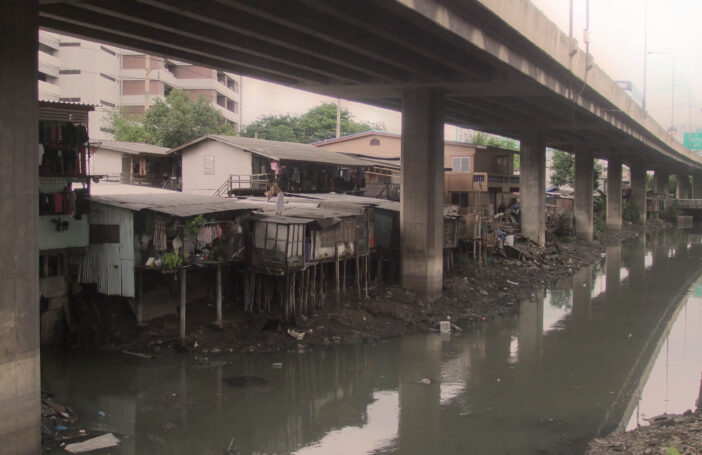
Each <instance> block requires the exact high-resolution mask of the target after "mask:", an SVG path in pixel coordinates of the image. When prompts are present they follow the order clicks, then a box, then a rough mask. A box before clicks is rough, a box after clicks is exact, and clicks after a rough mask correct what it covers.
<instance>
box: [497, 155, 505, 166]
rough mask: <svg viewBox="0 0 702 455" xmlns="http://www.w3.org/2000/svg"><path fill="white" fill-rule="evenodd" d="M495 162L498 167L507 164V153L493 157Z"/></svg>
mask: <svg viewBox="0 0 702 455" xmlns="http://www.w3.org/2000/svg"><path fill="white" fill-rule="evenodd" d="M495 164H497V165H498V166H500V167H505V166H507V155H500V156H496V157H495Z"/></svg>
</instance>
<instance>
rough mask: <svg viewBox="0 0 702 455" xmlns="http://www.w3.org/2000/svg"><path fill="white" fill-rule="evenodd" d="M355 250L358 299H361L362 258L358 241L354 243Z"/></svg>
mask: <svg viewBox="0 0 702 455" xmlns="http://www.w3.org/2000/svg"><path fill="white" fill-rule="evenodd" d="M354 250H356V251H355V253H356V271H355V275H356V299H357V300H359V301H360V300H361V260H360V257H359V255H358V242H356V244H355V245H354Z"/></svg>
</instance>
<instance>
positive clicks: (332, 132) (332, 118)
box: [241, 103, 384, 144]
mask: <svg viewBox="0 0 702 455" xmlns="http://www.w3.org/2000/svg"><path fill="white" fill-rule="evenodd" d="M336 109H337V106H336V104H334V103H324V104H321V105H319V106H317V107H315V108H313V109H310V110H309V111H307V112H306V113H304V114H302V115H300V116H292V115H288V114H284V115H267V116H264V117H260V118H259V119H258V120H256V121H255V122H253V123H250V124H249V125H247V126H246V128H244V130H242V132H241V135H242V136H246V137H258V138H259V139H268V140H271V141H286V142H301V143H305V144H309V143H312V142H318V141H323V140H326V139H332V138H334V137H336ZM340 116H341V120H340V127H341V128H340V129H341V135H342V136H347V135H349V134H357V133H363V132H365V131H370V130H372V129H380V130H382V129H384V126H383V125H382V124H371V123H366V122H356V121H354V120H353V117H352V116H351V114H350V113H349V111H348V109H345V108H341V111H340Z"/></svg>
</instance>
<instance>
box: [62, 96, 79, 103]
mask: <svg viewBox="0 0 702 455" xmlns="http://www.w3.org/2000/svg"><path fill="white" fill-rule="evenodd" d="M59 101H61V102H62V103H80V97H79V96H77V97H73V98H59Z"/></svg>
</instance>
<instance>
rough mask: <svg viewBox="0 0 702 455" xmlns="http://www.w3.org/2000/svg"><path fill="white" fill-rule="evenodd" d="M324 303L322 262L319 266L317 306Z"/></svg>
mask: <svg viewBox="0 0 702 455" xmlns="http://www.w3.org/2000/svg"><path fill="white" fill-rule="evenodd" d="M322 305H324V263H322V264H320V266H319V306H322Z"/></svg>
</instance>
